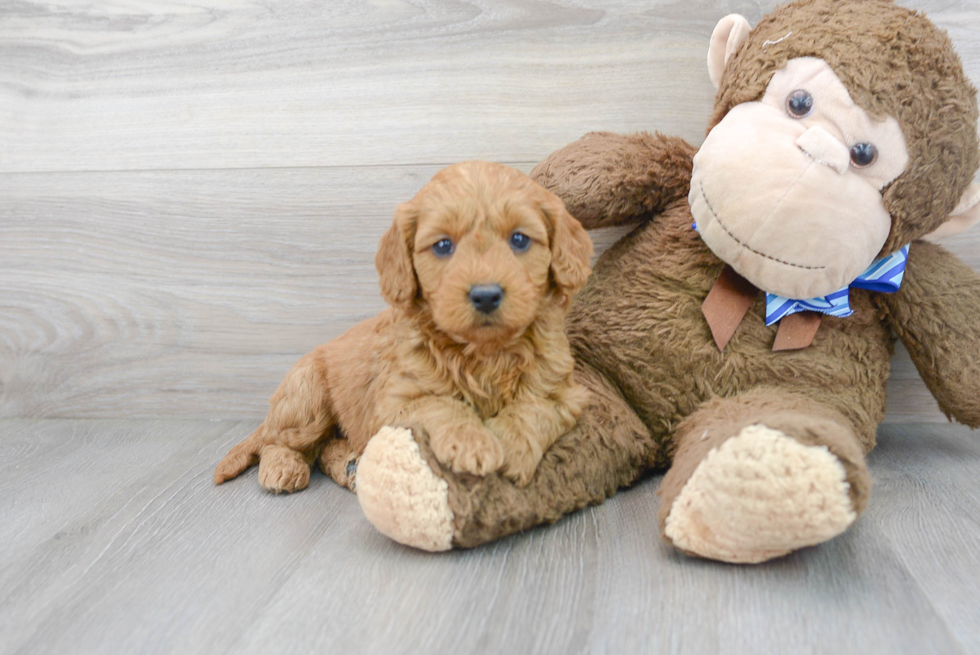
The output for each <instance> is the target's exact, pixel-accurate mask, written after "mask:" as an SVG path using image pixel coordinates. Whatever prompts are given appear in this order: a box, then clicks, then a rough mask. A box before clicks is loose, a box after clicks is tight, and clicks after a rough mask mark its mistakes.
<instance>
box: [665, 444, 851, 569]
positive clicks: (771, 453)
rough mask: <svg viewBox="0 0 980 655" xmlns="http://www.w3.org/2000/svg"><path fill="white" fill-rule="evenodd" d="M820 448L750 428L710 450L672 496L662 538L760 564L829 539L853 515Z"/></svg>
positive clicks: (838, 468)
mask: <svg viewBox="0 0 980 655" xmlns="http://www.w3.org/2000/svg"><path fill="white" fill-rule="evenodd" d="M848 491H849V485H848V482H847V476H846V474H845V470H844V466H843V465H842V464H841V462H840V460H838V459H837V457H836V456H834V455H833V454H832V453H831V452H830V450H829V449H828V448H827V447H826V446H807V445H804V444H802V443H800V442H799V441H797V440H796V439H793V438H792V437H789V436H787V435H785V434H784V433H782V432H780V431H779V430H774V429H772V428H768V427H766V426H764V425H750V426H747V427H745V428H743V429H742V430H741V431H740V432H739V433H738V434H737V435H735V436H734V437H732V438H730V439H727V440H726V441H724V442H723V443H722V444H721V445H719V446H718V447H717V448H714V449H712V450H711V451H710V452H709V453H708V454H707V456H706V457H705V458H704V459H703V460H702V461H701V463H700V464H698V466H697V468H696V469H695V471H694V473H693V474H692V475H691V477H690V478H689V479H688V481H687V482H686V483H685V484H684V487H683V488H682V489H681V491H680V493H679V494H678V495H677V497H676V498H675V499H674V502H673V505H672V507H671V508H670V514H669V515H668V516H667V519H666V523H665V525H664V535H665V536H666V537H667V538H668V539H669V540H670V541H672V542H673V544H674V545H675V546H676V547H677V548H679V549H681V550H683V551H685V552H688V553H692V554H694V555H699V556H701V557H706V558H709V559H716V560H722V561H726V562H737V563H756V562H763V561H766V560H768V559H772V558H774V557H780V556H782V555H785V554H787V553H790V552H792V551H794V550H796V549H798V548H803V547H805V546H812V545H815V544H819V543H821V542H823V541H827V540H828V539H831V538H833V537H835V536H837V535H839V534H840V533H842V532H844V530H846V529H847V528H848V526H850V525H851V524H852V523H853V522H854V521H855V519H856V518H857V513H856V512H855V511H854V508H853V507H852V505H851V501H850V498H849V496H848Z"/></svg>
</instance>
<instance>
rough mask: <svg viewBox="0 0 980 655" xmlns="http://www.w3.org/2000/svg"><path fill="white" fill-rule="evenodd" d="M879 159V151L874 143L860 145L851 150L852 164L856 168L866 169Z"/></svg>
mask: <svg viewBox="0 0 980 655" xmlns="http://www.w3.org/2000/svg"><path fill="white" fill-rule="evenodd" d="M876 159H878V149H877V148H875V147H874V144H872V143H859V144H857V145H856V146H854V147H853V148H851V163H852V164H854V167H855V168H865V167H866V166H870V165H871V164H873V163H875V160H876Z"/></svg>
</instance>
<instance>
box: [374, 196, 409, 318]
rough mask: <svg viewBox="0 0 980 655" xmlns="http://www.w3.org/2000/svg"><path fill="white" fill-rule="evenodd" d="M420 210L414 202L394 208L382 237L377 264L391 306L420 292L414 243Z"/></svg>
mask: <svg viewBox="0 0 980 655" xmlns="http://www.w3.org/2000/svg"><path fill="white" fill-rule="evenodd" d="M417 222H418V211H417V210H416V208H415V205H414V204H413V203H412V202H406V203H402V204H401V205H398V209H396V210H395V220H394V221H392V223H391V227H389V228H388V231H387V232H385V233H384V236H382V237H381V244H380V246H379V247H378V254H377V256H376V257H375V258H374V265H375V267H376V268H377V269H378V276H379V278H380V282H381V295H382V296H383V297H384V299H385V300H386V301H387V302H388V304H389V305H392V306H405V305H408V304H409V303H411V302H412V300H413V299H414V298H415V295H416V294H417V293H418V284H417V283H416V281H415V266H414V264H413V262H412V244H413V243H414V241H415V226H416V224H417Z"/></svg>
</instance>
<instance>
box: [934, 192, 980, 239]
mask: <svg viewBox="0 0 980 655" xmlns="http://www.w3.org/2000/svg"><path fill="white" fill-rule="evenodd" d="M977 223H980V182H973V183H972V184H970V186H968V187H966V191H964V192H963V195H962V196H960V202H959V204H958V205H956V207H955V208H954V209H953V213H951V214H950V215H949V220H947V221H946V222H945V223H943V224H942V225H940V226H939V229H937V230H936V231H935V232H930V233H929V234H927V235H926V236H925V237H923V238H924V239H929V240H930V241H932V240H934V239H942V238H943V237H948V236H953V235H954V234H960V233H961V232H966V231H967V230H969V229H970V228H971V227H973V226H974V225H976V224H977Z"/></svg>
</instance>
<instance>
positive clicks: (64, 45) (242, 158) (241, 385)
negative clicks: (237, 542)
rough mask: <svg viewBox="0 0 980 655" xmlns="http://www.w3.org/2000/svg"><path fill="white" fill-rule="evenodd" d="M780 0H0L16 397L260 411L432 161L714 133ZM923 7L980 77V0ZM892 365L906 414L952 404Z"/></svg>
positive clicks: (58, 403) (351, 311) (321, 334)
mask: <svg viewBox="0 0 980 655" xmlns="http://www.w3.org/2000/svg"><path fill="white" fill-rule="evenodd" d="M776 4H777V3H776V2H775V1H774V0H759V1H756V0H692V1H678V0H605V1H604V0H557V1H554V2H543V1H536V0H509V1H507V2H504V1H497V2H494V1H491V0H475V1H472V2H465V3H464V2H456V1H453V0H411V1H409V0H362V1H354V0H332V1H325V2H300V1H297V2H277V1H275V0H267V1H265V2H254V1H248V0H242V1H240V2H227V1H225V0H220V1H219V0H188V1H187V2H184V3H175V2H164V1H163V0H147V1H145V2H140V3H132V2H126V1H123V0H117V1H107V2H97V3H91V4H86V3H74V2H60V3H55V2H32V1H29V0H25V1H22V2H14V3H6V2H5V3H3V4H0V417H111V416H127V417H158V416H183V417H205V418H219V417H234V418H258V417H261V416H263V415H264V413H265V406H266V401H267V398H268V396H269V395H270V394H271V393H272V391H273V390H274V389H275V386H276V384H277V383H278V381H279V380H280V379H281V377H282V375H283V373H284V372H285V371H286V370H287V369H288V367H289V366H290V365H291V364H292V363H293V362H294V361H295V360H296V359H297V358H298V357H299V356H300V355H301V354H302V353H304V352H306V351H307V350H309V349H310V348H312V347H313V346H314V345H316V344H318V343H321V342H323V341H326V340H328V339H330V338H332V337H334V336H336V335H338V334H339V333H340V332H342V331H343V330H344V329H346V328H347V327H349V326H350V325H352V324H354V323H355V322H357V321H359V320H361V319H363V318H366V317H368V316H370V315H372V314H373V313H375V312H377V311H378V310H379V309H381V307H382V306H383V303H382V301H381V299H380V297H379V295H378V292H377V280H376V275H375V272H374V269H373V256H374V249H375V246H376V244H377V241H378V238H379V236H380V235H381V233H382V232H383V230H384V229H385V228H386V226H387V224H388V222H389V221H390V217H391V214H392V211H393V209H394V207H395V205H396V204H397V203H399V202H401V201H403V200H406V199H408V198H410V197H411V196H412V195H413V194H414V193H415V191H416V190H417V189H418V188H419V187H420V186H421V185H422V184H423V183H424V182H425V181H426V180H428V178H429V177H430V176H431V175H432V174H433V173H434V172H435V171H436V170H438V169H439V168H441V167H442V166H444V165H446V164H449V163H452V162H455V161H459V160H464V159H488V160H494V161H500V162H504V163H508V164H511V165H514V166H517V167H518V168H521V169H523V170H529V169H530V168H531V167H532V166H533V165H534V164H535V163H536V162H537V161H539V160H540V159H541V158H543V157H544V156H545V155H547V154H548V153H549V152H551V151H552V150H554V149H556V148H559V147H561V146H563V145H565V144H566V143H568V142H570V141H572V140H574V139H576V138H578V137H579V136H581V135H582V134H583V133H585V132H587V131H589V130H597V129H601V130H613V131H621V132H626V131H633V130H643V129H645V130H654V129H656V130H660V131H662V132H665V133H669V134H678V135H680V136H683V137H685V138H686V139H688V140H690V141H692V142H694V143H700V141H701V140H702V138H703V133H704V126H705V124H706V121H707V117H708V113H709V110H710V108H711V104H712V97H713V92H712V88H711V85H710V83H709V81H708V75H707V72H706V70H705V64H704V60H705V53H706V48H707V41H708V36H709V35H710V33H711V30H712V28H713V26H714V24H715V22H716V21H717V20H718V19H719V18H721V17H722V16H724V15H725V14H727V13H729V12H733V11H738V12H741V13H743V14H745V15H746V16H747V17H748V18H749V20H750V21H751V22H753V23H754V22H755V21H757V20H758V18H759V17H760V16H761V15H762V14H763V13H765V12H766V11H769V10H770V9H772V7H773V6H775V5H776ZM903 4H909V3H907V2H905V3H903ZM909 6H915V7H916V8H920V9H922V10H924V11H925V12H926V13H927V14H928V15H930V17H931V18H932V19H933V20H934V21H935V22H936V23H938V24H939V25H940V26H942V27H943V28H945V29H947V30H948V31H949V33H950V34H951V36H952V38H953V40H954V41H955V42H956V45H957V47H958V50H959V53H960V56H961V57H962V59H963V61H964V63H965V65H966V67H967V70H968V73H969V74H970V76H971V78H972V79H973V80H974V81H975V83H976V82H980V3H978V2H976V0H968V1H967V0H963V1H955V0H917V1H916V2H915V3H914V4H910V5H909ZM596 238H597V241H598V242H599V244H600V248H601V247H603V246H604V245H608V243H609V242H610V241H611V240H612V239H614V238H615V235H614V234H597V235H596ZM978 244H980V228H978V229H977V230H976V233H974V234H969V235H967V236H965V237H959V238H958V239H957V240H956V241H954V242H951V243H949V244H948V245H950V247H951V248H952V249H953V250H954V251H955V252H957V253H958V254H959V255H960V256H961V257H963V258H964V259H965V260H967V261H968V262H969V263H970V264H971V265H972V266H974V267H976V268H980V254H978V252H977V245H978ZM978 318H980V317H978ZM895 365H896V366H895V371H894V373H893V376H892V382H891V386H890V391H889V393H890V409H889V420H890V421H923V420H926V421H932V420H937V421H943V420H945V419H944V418H943V417H942V416H941V415H939V414H938V412H937V411H936V409H935V403H934V402H933V401H932V399H931V397H930V396H929V394H928V391H926V390H925V388H924V387H923V386H922V383H921V382H920V381H919V380H918V376H917V374H916V372H915V370H914V368H913V367H912V366H911V363H910V362H909V361H908V358H907V356H906V355H904V354H902V353H899V354H898V355H897V356H896V361H895Z"/></svg>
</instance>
